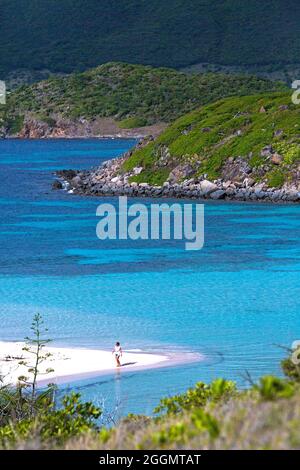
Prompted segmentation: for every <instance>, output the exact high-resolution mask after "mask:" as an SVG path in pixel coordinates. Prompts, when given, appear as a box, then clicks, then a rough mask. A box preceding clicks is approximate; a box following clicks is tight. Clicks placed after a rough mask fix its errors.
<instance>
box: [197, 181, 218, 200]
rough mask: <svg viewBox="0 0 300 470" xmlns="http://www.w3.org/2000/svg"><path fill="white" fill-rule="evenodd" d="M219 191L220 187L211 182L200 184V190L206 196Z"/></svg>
mask: <svg viewBox="0 0 300 470" xmlns="http://www.w3.org/2000/svg"><path fill="white" fill-rule="evenodd" d="M217 189H218V186H217V185H216V184H214V183H212V182H211V181H209V180H204V181H201V183H200V190H201V192H202V193H203V194H204V195H206V196H208V195H209V194H211V193H213V192H214V191H217Z"/></svg>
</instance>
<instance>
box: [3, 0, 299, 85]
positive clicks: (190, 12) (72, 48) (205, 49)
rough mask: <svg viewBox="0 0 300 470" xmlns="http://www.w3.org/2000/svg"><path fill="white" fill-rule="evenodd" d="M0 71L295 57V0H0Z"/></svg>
mask: <svg viewBox="0 0 300 470" xmlns="http://www.w3.org/2000/svg"><path fill="white" fill-rule="evenodd" d="M0 24H1V42H0V58H1V60H0V76H1V77H2V78H6V75H7V74H8V73H9V72H11V71H13V70H16V69H28V70H43V69H48V70H50V71H52V72H66V73H70V72H73V71H76V70H80V71H82V70H85V69H87V68H90V67H94V66H96V65H98V64H102V63H105V62H109V61H125V62H131V63H139V64H149V65H154V66H168V67H175V68H179V67H186V66H188V65H191V64H196V63H203V62H210V63H218V64H228V65H254V64H255V65H269V66H270V69H274V68H275V69H278V67H282V66H283V65H284V64H291V63H292V64H293V63H299V56H300V54H299V52H300V41H299V37H300V4H299V2H298V1H297V0H265V1H263V2H261V1H260V0H251V1H250V2H245V1H244V0H218V1H215V2H211V1H210V0H202V1H201V2H199V1H197V0H169V1H163V2H162V1H161V0H147V1H146V0H126V1H124V0H102V1H101V2H99V0H85V1H83V0H77V1H75V2H74V1H73V0H60V1H59V2H58V1H55V0H50V1H49V0H30V1H28V0H1V1H0Z"/></svg>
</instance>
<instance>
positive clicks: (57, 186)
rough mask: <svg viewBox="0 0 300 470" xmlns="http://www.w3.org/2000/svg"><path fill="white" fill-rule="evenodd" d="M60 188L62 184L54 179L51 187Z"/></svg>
mask: <svg viewBox="0 0 300 470" xmlns="http://www.w3.org/2000/svg"><path fill="white" fill-rule="evenodd" d="M62 188H63V185H62V183H61V181H59V180H55V181H54V182H53V183H52V189H62Z"/></svg>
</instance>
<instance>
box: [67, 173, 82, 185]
mask: <svg viewBox="0 0 300 470" xmlns="http://www.w3.org/2000/svg"><path fill="white" fill-rule="evenodd" d="M70 183H71V186H73V188H77V187H78V186H80V184H81V183H82V181H81V178H80V176H78V175H77V176H75V177H74V178H72V179H71V181H70Z"/></svg>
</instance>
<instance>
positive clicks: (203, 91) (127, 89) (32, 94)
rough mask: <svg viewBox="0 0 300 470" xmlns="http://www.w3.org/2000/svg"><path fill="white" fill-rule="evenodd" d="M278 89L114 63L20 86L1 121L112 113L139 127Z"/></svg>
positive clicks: (11, 126)
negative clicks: (233, 97)
mask: <svg viewBox="0 0 300 470" xmlns="http://www.w3.org/2000/svg"><path fill="white" fill-rule="evenodd" d="M279 89H283V86H282V85H280V84H278V83H274V82H271V81H268V80H264V79H259V78H256V77H251V76H230V75H223V74H212V73H208V74H195V75H186V74H184V73H179V72H177V71H175V70H172V69H166V68H153V67H150V66H142V65H129V64H123V63H109V64H105V65H102V66H100V67H97V68H95V69H91V70H89V71H87V72H83V73H76V74H72V75H70V76H67V77H55V78H50V79H48V80H46V81H42V82H39V83H36V84H34V85H31V86H23V87H21V88H19V89H17V90H16V91H14V92H13V93H11V94H9V95H8V100H7V106H6V107H4V106H3V107H2V119H3V125H4V127H6V128H8V133H11V134H14V133H15V132H16V131H18V130H20V129H21V128H22V125H23V121H24V117H26V118H28V117H31V118H34V119H37V120H39V121H42V122H45V123H47V124H48V125H49V126H50V127H51V126H52V127H53V126H55V124H56V121H57V120H58V119H61V118H62V119H63V120H64V121H65V122H66V120H68V119H70V120H72V121H76V120H79V119H81V120H82V119H86V120H89V121H90V120H93V119H95V118H97V117H104V118H105V117H112V118H113V119H115V120H117V121H118V122H119V127H121V128H134V127H142V126H145V125H148V124H154V123H157V122H171V121H173V120H174V119H176V118H178V117H179V116H181V115H182V114H184V113H187V112H189V111H191V110H193V109H195V108H196V107H198V106H199V105H202V104H205V103H209V102H212V101H215V100H217V99H219V98H222V97H225V96H229V95H236V94H238V95H245V94H249V93H258V92H266V91H272V90H279ZM0 112H1V108H0Z"/></svg>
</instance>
